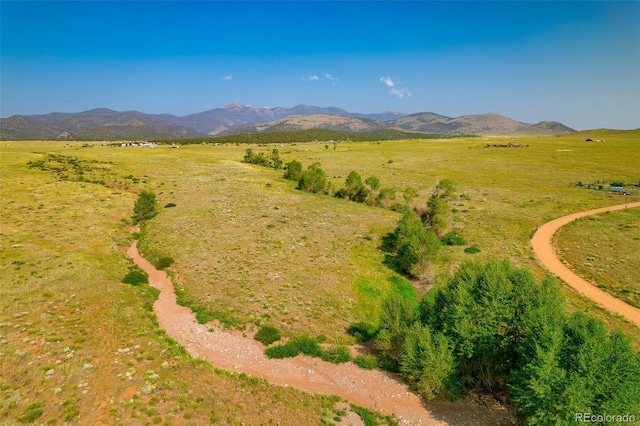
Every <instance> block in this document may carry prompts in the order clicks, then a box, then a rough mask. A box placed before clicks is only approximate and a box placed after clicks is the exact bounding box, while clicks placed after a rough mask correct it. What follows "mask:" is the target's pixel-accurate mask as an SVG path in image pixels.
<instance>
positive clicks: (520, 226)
mask: <svg viewBox="0 0 640 426" xmlns="http://www.w3.org/2000/svg"><path fill="white" fill-rule="evenodd" d="M603 135H605V136H604V137H603V136H602V135H599V134H598V135H597V137H599V138H602V139H606V142H605V143H585V142H584V139H585V138H586V136H585V135H567V136H562V137H526V138H525V137H523V138H520V139H518V141H517V143H518V144H523V145H525V146H524V147H522V148H513V149H511V148H487V147H486V145H487V144H493V143H508V142H509V139H508V138H489V137H483V138H466V139H451V140H448V139H438V140H422V141H400V142H395V141H394V142H384V141H383V142H380V143H377V142H358V143H355V142H351V143H349V142H342V143H339V144H337V145H336V148H335V149H334V148H333V145H331V146H329V147H328V149H327V147H325V143H324V142H323V143H309V144H297V145H293V146H292V145H286V146H280V147H278V149H279V150H280V155H281V156H282V157H283V158H284V159H285V161H290V160H298V161H301V162H302V164H303V166H304V167H305V168H306V167H307V166H308V165H310V164H311V163H313V162H316V161H318V162H320V163H321V164H322V168H323V169H324V170H325V171H326V173H327V175H328V177H329V178H330V181H331V182H332V184H333V185H334V186H335V187H337V188H340V187H341V186H342V185H343V184H344V180H345V178H346V177H347V175H348V174H349V172H350V171H351V170H356V171H358V172H359V173H360V174H361V175H362V176H363V177H367V176H370V175H375V176H377V177H378V178H379V179H380V181H381V185H382V187H390V188H393V189H395V191H396V193H397V199H398V200H403V197H402V194H403V192H404V191H405V189H406V188H413V189H415V190H416V191H417V194H418V196H417V197H416V198H413V199H411V200H410V202H411V203H413V204H415V205H418V204H422V203H424V202H425V200H426V199H427V198H428V197H429V195H430V193H431V190H432V188H433V187H434V185H435V184H436V183H437V182H438V180H439V179H443V178H449V179H452V180H454V181H455V182H456V183H457V193H458V195H457V199H456V201H454V202H453V203H452V207H453V211H452V213H451V219H450V228H452V229H454V230H456V231H457V232H458V233H459V234H460V235H462V236H463V237H464V238H465V239H466V240H467V242H468V244H469V245H472V244H473V245H476V246H477V247H478V248H480V249H481V252H480V253H477V254H474V255H472V254H467V253H464V251H463V249H464V247H446V248H444V249H443V250H442V251H441V253H440V258H439V259H438V261H437V262H436V265H435V267H434V270H433V277H431V278H432V279H428V280H427V281H426V285H430V284H434V285H441V284H442V283H443V282H445V279H444V278H443V276H444V275H445V274H447V273H450V272H451V271H453V270H455V268H456V266H457V265H458V264H460V262H462V261H463V260H464V259H465V258H471V257H474V258H481V259H485V258H508V259H510V260H511V261H512V262H513V263H514V264H516V265H518V266H527V267H529V268H531V269H532V270H533V271H534V273H536V275H538V276H539V277H542V276H544V275H545V272H544V270H543V269H542V268H541V267H540V266H539V265H538V264H537V262H536V260H535V258H534V256H533V253H532V251H531V248H530V247H529V244H528V241H529V239H530V237H531V235H532V234H533V232H534V231H535V229H536V228H537V227H538V226H540V225H541V224H543V223H545V222H547V221H549V220H551V219H554V218H556V217H560V216H563V215H566V214H569V213H573V212H577V211H582V210H587V209H590V208H597V207H602V206H606V205H612V204H620V203H621V202H623V201H621V200H629V201H637V200H639V199H640V197H638V196H637V195H635V196H624V197H623V196H621V195H618V194H614V193H610V192H608V191H606V190H605V189H603V190H598V189H587V188H585V187H584V186H582V187H580V186H577V185H576V183H577V182H587V183H588V182H593V183H595V182H607V184H608V183H609V182H614V181H624V182H626V183H630V184H631V183H637V182H638V178H639V176H638V175H637V173H638V163H637V158H639V155H640V145H638V141H637V140H638V136H639V132H637V131H634V132H624V133H615V132H613V133H611V134H607V133H606V132H605V133H603ZM594 136H595V133H594ZM527 145H528V146H527ZM253 148H254V149H255V150H258V151H260V150H262V151H265V152H266V151H270V150H271V149H272V147H268V148H263V147H255V146H254V147H253ZM0 149H1V154H2V155H0V162H1V163H0V174H1V177H2V180H1V182H2V183H1V184H2V188H1V190H2V229H1V233H2V235H1V236H0V237H1V244H2V246H1V247H0V256H1V257H2V262H0V274H1V278H0V280H1V282H2V285H1V286H0V292H1V293H0V325H1V327H2V328H0V335H1V336H0V357H1V358H0V359H1V360H2V362H1V367H0V380H1V383H0V386H1V387H0V392H1V393H0V421H7V422H13V421H25V422H26V421H30V420H33V421H37V422H40V423H42V422H50V423H51V424H55V423H56V422H57V423H58V424H62V423H64V422H65V421H69V422H78V423H81V424H86V423H89V424H100V423H101V424H114V423H115V424H144V423H157V424H160V423H166V424H190V423H192V424H202V423H208V422H214V421H217V422H219V423H222V424H241V423H243V422H244V423H245V424H260V423H265V424H266V423H269V422H273V423H275V422H280V423H281V424H305V423H306V424H319V423H321V422H322V421H323V419H325V420H326V421H327V422H328V421H334V420H332V419H333V418H334V417H336V416H337V417H340V416H339V415H338V414H341V412H340V409H339V408H336V407H337V405H336V400H335V399H332V398H329V397H325V396H320V395H310V394H307V393H304V392H300V391H296V390H294V389H291V388H283V387H278V386H272V385H270V384H268V383H267V382H265V381H262V380H255V379H251V378H248V377H246V376H244V375H237V374H230V373H228V372H226V371H223V370H216V369H214V368H212V367H211V366H210V365H209V364H207V363H204V362H200V361H197V360H194V359H191V358H189V357H188V356H187V355H186V353H185V352H184V350H183V349H182V348H181V347H179V346H178V345H176V344H175V343H174V342H173V341H171V339H168V338H167V337H166V336H165V335H164V334H163V333H162V332H161V331H159V330H158V328H157V324H156V322H155V319H154V317H153V315H152V312H151V305H152V302H153V300H154V299H155V297H156V292H155V291H154V290H153V289H152V288H151V287H149V286H144V285H143V286H131V285H127V284H123V283H121V279H122V278H123V277H124V276H125V275H126V273H127V271H128V268H129V267H130V266H131V265H132V264H131V261H130V260H129V259H128V258H127V257H126V256H125V248H126V247H128V246H129V245H130V243H131V240H132V236H131V233H130V225H131V220H130V218H131V215H132V208H133V203H134V201H135V199H136V192H137V191H138V190H139V189H145V188H148V189H153V190H154V191H155V192H156V194H157V196H158V199H159V201H160V206H165V205H167V204H168V203H173V204H175V207H167V208H163V209H162V212H161V213H160V214H159V215H158V216H157V217H156V218H154V219H153V220H151V221H150V222H149V223H148V224H147V225H146V226H145V227H144V228H143V230H142V233H141V234H142V235H141V238H142V239H141V243H140V248H141V250H142V252H143V254H144V255H145V256H146V257H148V258H153V257H154V256H155V257H159V256H170V257H172V258H173V259H174V263H173V264H172V265H171V266H170V267H169V273H170V275H171V276H172V278H173V280H174V284H175V285H176V290H177V292H178V294H179V297H180V298H181V299H182V301H183V302H184V303H187V304H189V305H191V306H192V307H193V308H194V310H196V311H199V312H201V313H203V314H204V315H205V317H208V318H215V319H218V320H220V321H221V322H222V323H224V324H225V325H227V326H228V327H232V328H233V327H238V328H244V327H245V326H251V325H260V324H264V323H269V324H273V325H275V326H277V327H278V328H280V329H281V330H282V331H283V333H284V335H285V336H286V337H291V336H295V335H298V334H302V333H307V334H310V335H312V336H319V335H322V336H323V340H324V341H326V342H329V343H351V342H352V338H351V337H350V336H348V335H347V334H346V333H345V329H346V327H348V325H349V324H351V323H353V322H357V321H366V322H371V323H376V321H377V319H378V315H379V307H380V302H381V300H382V299H384V298H385V297H386V296H388V295H390V294H392V293H394V292H399V293H402V294H404V295H406V296H407V297H411V296H412V294H413V293H414V292H415V290H413V289H412V287H411V285H410V283H409V282H408V281H406V280H405V279H404V278H403V277H401V276H400V275H398V274H397V273H396V272H395V271H393V270H391V269H390V268H388V267H387V266H386V265H385V263H384V254H383V253H381V252H380V250H379V249H378V247H379V246H380V243H381V239H382V237H384V235H386V234H387V233H388V232H390V231H391V230H392V229H393V228H394V227H395V225H396V222H397V219H398V218H399V214H398V213H396V212H392V211H390V210H385V209H381V208H377V207H369V206H366V205H364V204H357V203H353V202H348V201H344V200H339V199H336V198H331V197H327V196H325V195H316V194H309V193H303V192H300V191H297V190H296V189H295V183H294V182H290V181H286V180H284V179H283V178H282V173H283V172H282V170H274V169H270V168H265V167H261V166H254V165H247V164H243V163H241V162H240V161H241V160H242V157H243V155H244V151H245V149H246V146H203V145H193V146H189V145H183V146H182V147H181V148H180V149H170V148H169V147H168V146H158V147H156V148H146V147H120V146H117V147H112V146H107V145H105V144H99V143H96V144H87V145H85V146H84V147H83V144H82V143H65V142H12V143H6V142H2V145H1V147H0ZM42 160H45V161H44V162H42ZM29 162H31V166H30V165H29V164H28V163H29ZM39 162H40V163H39ZM625 220H629V219H625ZM635 220H636V221H637V219H635ZM625 223H628V222H625ZM614 226H617V225H614ZM559 238H563V237H562V235H560V236H559ZM561 244H562V243H560V245H561ZM611 244H613V241H612V242H611ZM589 250H590V253H591V252H593V250H592V249H589ZM599 253H600V251H598V252H597V255H598V256H604V255H601V254H599ZM630 253H632V254H630V256H629V257H625V258H624V259H625V266H626V265H628V267H629V269H628V270H627V271H629V272H627V273H628V274H631V278H633V274H635V271H637V270H638V269H639V268H638V266H640V258H639V257H638V256H640V255H638V254H637V253H638V251H634V252H630ZM633 265H636V266H635V267H634V266H633ZM423 284H424V283H423ZM607 285H609V284H607ZM565 292H566V294H567V296H568V297H569V301H570V309H572V310H576V309H581V310H587V311H590V312H592V313H593V314H594V315H596V316H599V317H601V318H603V319H604V320H605V321H606V322H607V323H608V324H609V325H611V326H615V327H621V328H622V329H623V330H626V332H627V334H629V335H630V336H631V337H632V338H633V339H635V340H634V342H635V344H636V345H638V333H637V328H635V327H634V326H632V325H631V324H629V323H627V322H625V321H623V320H621V319H620V318H618V317H616V316H614V315H611V314H609V313H607V312H605V311H603V310H602V309H600V308H598V307H597V306H596V305H595V304H593V303H592V302H590V301H588V300H585V299H583V298H582V297H581V296H578V295H576V294H574V293H573V291H572V290H570V289H568V288H566V289H565ZM461 409H464V406H463V405H461ZM20 419H22V420H20Z"/></svg>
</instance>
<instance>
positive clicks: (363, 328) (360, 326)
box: [347, 322, 378, 343]
mask: <svg viewBox="0 0 640 426" xmlns="http://www.w3.org/2000/svg"><path fill="white" fill-rule="evenodd" d="M347 333H349V334H350V335H352V336H353V337H355V338H356V341H358V342H360V343H363V342H367V341H369V340H371V339H372V338H373V337H375V336H376V334H378V327H376V326H375V325H373V324H369V323H366V322H356V323H353V324H351V325H350V326H349V328H347Z"/></svg>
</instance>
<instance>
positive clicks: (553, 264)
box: [531, 202, 640, 327]
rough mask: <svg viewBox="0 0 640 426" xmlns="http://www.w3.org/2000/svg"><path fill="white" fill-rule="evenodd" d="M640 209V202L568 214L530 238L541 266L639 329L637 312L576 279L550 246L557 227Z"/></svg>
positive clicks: (638, 313) (637, 310)
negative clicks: (621, 211)
mask: <svg viewBox="0 0 640 426" xmlns="http://www.w3.org/2000/svg"><path fill="white" fill-rule="evenodd" d="M634 207H640V202H634V203H628V204H620V205H616V206H609V207H602V208H599V209H593V210H587V211H584V212H580V213H574V214H570V215H568V216H563V217H560V218H558V219H555V220H552V221H551V222H547V223H545V224H544V225H542V226H541V227H540V228H538V230H537V231H536V233H535V234H534V235H533V238H532V239H531V246H532V247H533V252H534V253H535V255H536V257H537V258H538V260H540V262H541V263H542V265H543V266H544V267H545V268H546V269H548V270H549V271H550V272H551V273H553V274H554V275H557V276H558V277H559V278H560V279H561V280H562V281H564V282H566V283H567V284H569V285H570V286H571V287H573V288H574V289H575V290H576V291H578V292H579V293H581V294H583V295H584V296H586V297H588V298H589V299H591V300H593V301H594V302H596V303H597V304H599V305H600V306H602V307H603V308H604V309H607V310H608V311H611V312H614V313H616V314H618V315H621V316H622V317H624V318H625V319H627V320H628V321H629V322H631V323H633V324H635V325H636V326H639V327H640V309H638V308H636V307H634V306H631V305H629V304H627V303H625V302H623V301H622V300H620V299H617V298H615V297H614V296H612V295H611V294H609V293H607V292H605V291H603V290H600V289H599V288H598V287H596V286H595V285H593V284H591V283H590V282H589V281H587V280H585V279H584V278H581V277H579V276H578V275H576V274H575V273H574V272H573V271H571V270H570V269H569V268H568V267H567V266H565V264H564V263H562V262H561V261H560V259H558V256H557V255H556V252H555V249H554V247H553V235H554V234H555V233H556V231H557V230H558V229H560V227H562V226H564V225H566V224H567V223H569V222H572V221H574V220H576V219H579V218H581V217H585V216H590V215H594V214H598V213H604V212H610V211H614V210H623V209H626V208H634Z"/></svg>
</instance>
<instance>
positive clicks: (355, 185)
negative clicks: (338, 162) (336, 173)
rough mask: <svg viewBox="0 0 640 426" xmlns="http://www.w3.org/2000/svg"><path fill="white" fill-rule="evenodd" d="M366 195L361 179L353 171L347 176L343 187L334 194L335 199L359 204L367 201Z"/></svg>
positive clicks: (366, 191)
mask: <svg viewBox="0 0 640 426" xmlns="http://www.w3.org/2000/svg"><path fill="white" fill-rule="evenodd" d="M367 195H368V190H367V188H365V186H364V184H363V183H362V177H361V176H360V174H359V173H358V172H356V171H355V170H353V171H352V172H351V173H349V176H347V179H346V180H345V182H344V187H343V188H341V189H340V190H338V192H336V197H339V198H344V199H345V200H351V201H356V202H360V203H361V202H364V201H365V200H366V199H367Z"/></svg>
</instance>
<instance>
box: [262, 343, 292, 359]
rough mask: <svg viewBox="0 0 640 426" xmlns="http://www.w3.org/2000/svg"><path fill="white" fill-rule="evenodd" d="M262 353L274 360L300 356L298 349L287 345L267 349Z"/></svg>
mask: <svg viewBox="0 0 640 426" xmlns="http://www.w3.org/2000/svg"><path fill="white" fill-rule="evenodd" d="M264 353H265V355H266V356H267V357H268V358H275V359H282V358H293V357H295V356H298V355H300V351H299V350H298V348H297V347H295V346H294V345H290V344H288V343H287V344H284V345H278V346H272V347H270V348H267V350H265V351H264Z"/></svg>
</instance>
